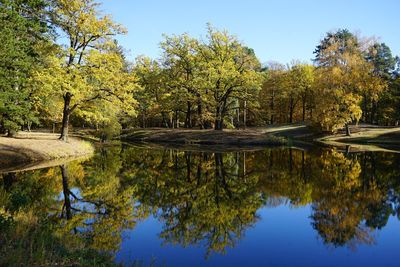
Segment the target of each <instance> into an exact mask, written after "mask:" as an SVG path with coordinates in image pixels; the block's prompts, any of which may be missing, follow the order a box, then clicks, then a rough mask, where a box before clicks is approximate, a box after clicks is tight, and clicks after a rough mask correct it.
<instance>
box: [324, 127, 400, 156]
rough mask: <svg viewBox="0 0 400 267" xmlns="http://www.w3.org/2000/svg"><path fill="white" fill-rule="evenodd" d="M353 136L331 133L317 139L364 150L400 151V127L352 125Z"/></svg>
mask: <svg viewBox="0 0 400 267" xmlns="http://www.w3.org/2000/svg"><path fill="white" fill-rule="evenodd" d="M351 132H352V134H351V136H346V135H345V134H344V133H339V134H336V135H329V136H324V137H322V138H319V139H318V140H317V141H319V142H322V143H325V144H329V145H334V146H349V145H350V146H351V147H352V148H354V149H356V150H363V151H386V152H399V151H400V127H378V126H373V125H366V124H361V125H357V126H352V127H351Z"/></svg>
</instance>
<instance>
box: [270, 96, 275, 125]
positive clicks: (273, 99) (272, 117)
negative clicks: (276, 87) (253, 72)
mask: <svg viewBox="0 0 400 267" xmlns="http://www.w3.org/2000/svg"><path fill="white" fill-rule="evenodd" d="M274 104H275V91H272V95H271V106H270V108H271V124H274Z"/></svg>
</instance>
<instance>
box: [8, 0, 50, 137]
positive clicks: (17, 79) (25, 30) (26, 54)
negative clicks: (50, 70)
mask: <svg viewBox="0 0 400 267" xmlns="http://www.w3.org/2000/svg"><path fill="white" fill-rule="evenodd" d="M45 10H46V2H44V1H40V0H38V1H13V0H5V1H2V2H1V4H0V25H1V28H0V127H2V128H5V129H6V130H9V131H15V130H19V129H20V128H21V126H23V125H25V124H26V123H32V122H37V119H36V115H37V114H35V113H34V112H32V110H33V104H34V101H33V98H32V93H33V92H32V88H31V87H30V85H29V78H30V76H31V72H32V69H34V68H36V67H38V66H39V65H40V63H41V58H42V57H43V54H42V52H43V50H42V47H46V46H48V38H49V36H48V34H47V31H48V28H47V25H46V23H45V22H44V20H45Z"/></svg>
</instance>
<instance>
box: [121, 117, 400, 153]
mask: <svg viewBox="0 0 400 267" xmlns="http://www.w3.org/2000/svg"><path fill="white" fill-rule="evenodd" d="M351 131H352V132H353V134H352V135H351V136H350V137H346V136H345V134H344V133H343V132H339V133H337V134H334V135H327V134H325V135H322V134H316V133H315V131H313V129H312V128H310V127H308V126H307V125H305V124H283V125H274V126H267V127H252V128H248V129H246V130H243V129H239V130H236V129H235V130H231V129H226V130H223V131H214V130H212V129H209V130H199V129H184V128H181V129H166V128H146V129H130V130H127V131H126V132H125V133H124V134H123V135H122V136H121V139H122V140H125V141H142V142H151V143H162V144H169V145H171V144H173V145H185V146H187V145H191V146H193V145H197V146H199V145H213V147H215V146H221V147H225V148H232V149H233V148H240V147H255V146H261V147H262V146H266V145H282V144H283V145H284V144H305V142H308V143H312V142H318V143H322V144H325V145H329V146H337V147H344V148H345V149H349V146H351V147H352V148H353V151H371V150H372V151H400V127H379V126H374V125H365V124H360V125H353V126H351ZM204 147H206V146H204Z"/></svg>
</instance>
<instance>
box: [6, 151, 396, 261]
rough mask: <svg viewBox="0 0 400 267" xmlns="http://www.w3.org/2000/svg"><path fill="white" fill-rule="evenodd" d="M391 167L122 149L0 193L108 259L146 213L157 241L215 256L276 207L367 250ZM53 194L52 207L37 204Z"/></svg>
mask: <svg viewBox="0 0 400 267" xmlns="http://www.w3.org/2000/svg"><path fill="white" fill-rule="evenodd" d="M399 164H400V157H399V155H398V154H391V153H372V152H365V153H348V154H346V153H340V152H338V151H337V150H335V149H321V148H317V147H313V148H312V149H310V150H298V149H294V148H287V147H276V148H269V149H264V150H257V151H235V152H225V153H220V152H215V151H214V152H213V153H211V152H204V151H203V152H198V151H182V150H173V149H172V150H171V149H165V148H162V149H160V148H159V147H153V146H152V147H151V149H149V148H147V147H145V148H144V147H137V146H136V145H132V144H127V145H122V146H110V147H101V148H99V149H98V151H97V153H96V154H95V155H94V157H93V158H91V159H89V160H87V161H72V162H69V163H68V164H66V165H67V166H68V177H67V176H66V174H67V173H66V168H50V169H46V170H36V171H30V172H21V173H13V174H12V177H10V179H8V180H9V183H8V185H7V183H6V182H7V177H6V175H5V174H0V190H3V191H4V192H5V194H7V198H5V199H19V197H20V192H21V190H22V192H24V194H23V195H24V199H25V195H26V196H27V197H26V199H27V200H28V201H30V202H28V203H25V204H23V205H22V204H19V203H17V205H22V206H21V207H19V206H16V208H17V210H22V211H24V209H26V210H27V214H29V212H33V214H37V216H42V215H43V214H46V213H45V212H43V211H45V210H46V209H48V210H49V211H50V210H51V211H50V213H52V214H54V211H55V210H57V215H55V216H52V219H53V220H54V221H52V223H56V222H57V223H60V225H61V226H62V227H61V228H62V232H60V233H62V235H63V236H64V235H65V236H66V237H68V238H76V237H78V238H79V239H81V240H82V242H84V244H85V246H87V247H91V248H94V249H99V250H103V251H109V252H110V253H114V252H115V251H117V250H118V247H119V245H120V244H121V242H122V240H121V236H120V235H121V231H123V230H124V229H128V228H133V227H135V225H136V222H138V221H140V220H145V219H146V218H148V216H149V215H153V216H154V217H155V218H156V219H157V221H158V223H160V224H162V227H161V229H162V230H161V232H160V233H159V237H160V238H161V239H163V241H164V242H165V243H172V244H180V245H181V246H183V247H186V246H189V245H198V246H201V247H202V248H204V249H206V251H207V255H209V254H211V253H224V252H225V250H226V249H227V248H229V247H235V246H236V244H237V243H238V241H240V240H241V239H242V237H243V234H244V233H245V232H246V231H247V229H249V228H250V227H252V226H253V225H255V224H256V223H257V221H258V216H257V211H258V210H260V208H263V207H270V206H279V205H281V204H288V205H291V206H293V207H296V206H306V205H312V210H311V212H312V213H311V216H310V217H309V218H310V219H311V221H307V223H311V226H312V227H313V228H314V230H315V231H316V232H317V233H318V235H319V236H320V237H321V238H322V239H323V241H324V244H325V245H328V246H331V245H333V247H341V246H346V247H352V246H356V245H359V244H360V243H362V244H370V243H371V242H372V241H373V236H370V233H372V232H373V231H374V229H381V228H383V227H385V225H386V224H387V220H388V216H390V215H391V214H392V215H394V214H398V213H399V212H398V207H399V206H400V195H399V193H398V190H399V189H400V181H398V175H399V173H398V171H399V170H398V168H397V167H398V166H399ZM63 171H64V172H63ZM62 174H64V175H63V176H62ZM1 177H2V178H3V184H1ZM13 177H14V178H15V179H14V178H13ZM41 177H47V178H44V179H43V178H41ZM11 178H12V179H11ZM61 178H63V179H61ZM67 180H68V181H67ZM49 181H52V182H51V183H50V182H49ZM71 188H74V189H76V190H79V191H78V192H79V194H76V196H75V195H74V193H75V191H73V190H72V189H71ZM32 189H35V190H32ZM24 190H25V191H26V192H25V191H24ZM60 192H63V193H64V194H63V195H62V196H63V197H61V199H58V200H57V201H58V202H57V203H55V205H50V206H46V205H45V204H46V203H42V202H41V201H43V200H46V199H52V198H51V197H49V196H48V194H52V193H53V194H59V193H60ZM21 203H24V202H21ZM36 203H39V206H40V207H41V208H40V209H38V210H37V209H35V207H37V206H38V204H36ZM134 203H136V204H134ZM29 207H32V208H33V210H32V211H31V210H29ZM13 208H15V207H13ZM39 211H42V212H43V213H40V212H39ZM61 214H63V216H62V215H61ZM289 215H290V214H289ZM0 216H1V215H0ZM66 218H69V220H67V219H66ZM74 229H78V230H74ZM79 229H80V230H82V229H85V230H84V231H79ZM365 230H368V231H365Z"/></svg>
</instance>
